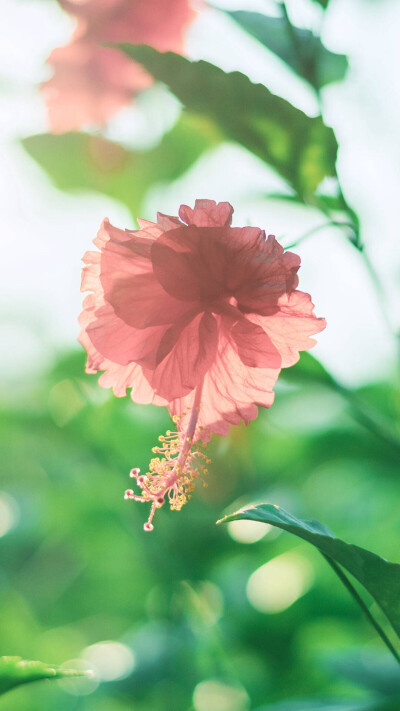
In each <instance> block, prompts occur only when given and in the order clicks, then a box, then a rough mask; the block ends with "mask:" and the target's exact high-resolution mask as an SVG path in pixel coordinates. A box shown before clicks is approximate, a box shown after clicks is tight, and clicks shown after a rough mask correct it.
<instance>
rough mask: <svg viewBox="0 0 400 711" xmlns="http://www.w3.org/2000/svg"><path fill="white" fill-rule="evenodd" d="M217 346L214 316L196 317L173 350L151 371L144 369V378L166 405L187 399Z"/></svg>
mask: <svg viewBox="0 0 400 711" xmlns="http://www.w3.org/2000/svg"><path fill="white" fill-rule="evenodd" d="M217 343H218V327H217V322H216V320H215V318H214V316H213V315H212V314H209V313H204V314H198V315H197V316H196V317H195V318H194V319H193V320H192V321H191V322H190V323H189V324H188V325H187V326H186V327H185V328H184V329H183V330H182V331H181V333H180V336H179V338H178V340H177V342H176V344H175V346H174V348H173V349H172V350H171V351H170V352H169V354H168V355H167V356H166V357H165V358H164V359H163V360H162V362H161V363H160V364H159V365H158V366H157V367H156V368H155V370H150V369H144V374H145V376H146V378H147V379H148V381H149V383H150V385H151V386H152V387H153V388H154V390H155V391H156V392H157V394H158V395H160V397H163V398H165V399H166V400H168V401H170V400H173V399H174V398H177V397H182V396H184V395H187V394H188V393H190V391H191V390H193V389H194V388H195V387H196V386H197V385H198V384H199V383H201V381H202V380H203V378H204V376H205V374H206V373H207V371H208V370H209V368H210V367H211V364H212V362H213V361H214V358H215V354H216V350H217Z"/></svg>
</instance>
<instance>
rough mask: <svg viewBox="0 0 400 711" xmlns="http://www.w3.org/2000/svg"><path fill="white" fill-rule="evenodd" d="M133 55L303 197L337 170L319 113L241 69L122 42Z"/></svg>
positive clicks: (330, 133)
mask: <svg viewBox="0 0 400 711" xmlns="http://www.w3.org/2000/svg"><path fill="white" fill-rule="evenodd" d="M120 48H121V49H122V50H123V51H124V52H125V53H126V54H127V55H128V56H129V57H131V58H133V59H135V60H137V61H138V62H140V64H142V65H143V66H145V67H146V69H148V71H149V72H150V73H151V74H152V75H153V76H154V77H155V78H156V79H158V80H159V81H162V82H164V83H165V84H166V85H167V86H168V87H169V88H170V90H171V91H172V92H173V93H174V94H175V95H176V96H177V98H178V99H179V100H180V101H181V102H182V103H183V104H184V105H185V106H186V108H187V109H189V110H190V111H191V112H194V113H195V114H200V115H202V116H207V117H208V118H209V119H212V120H213V121H214V123H215V125H216V126H217V127H218V130H219V131H220V132H221V133H222V135H223V136H225V138H227V139H229V140H233V141H237V142H238V143H241V144H242V145H243V146H245V147H246V148H247V149H248V150H250V151H252V152H253V153H255V154H256V155H257V156H259V157H260V158H262V159H263V160H264V161H265V162H266V163H268V164H269V165H271V166H272V167H273V168H274V169H275V170H276V171H277V172H278V173H279V174H280V175H281V176H282V177H283V178H285V179H286V180H287V181H288V183H289V184H290V185H291V187H292V188H293V189H294V191H295V192H296V194H297V195H298V197H299V198H300V199H302V200H307V199H308V198H310V197H311V196H312V195H313V194H314V192H315V190H316V188H317V186H318V185H319V184H320V183H321V181H322V180H323V178H324V177H326V176H335V175H336V170H335V160H336V151H337V144H336V140H335V137H334V134H333V131H332V130H331V129H330V128H328V127H327V126H325V125H324V123H323V121H322V119H321V117H320V116H318V117H316V118H310V117H309V116H307V115H306V114H305V113H303V112H302V111H300V109H297V108H295V107H294V106H292V105H291V104H290V103H289V102H288V101H285V99H282V98H280V97H278V96H275V95H274V94H272V93H271V92H270V91H269V90H268V89H267V88H266V87H265V86H263V85H262V84H253V83H252V82H251V81H250V79H249V78H248V77H247V76H245V75H244V74H241V73H240V72H232V73H230V74H227V73H225V72H224V71H222V69H219V68H218V67H216V66H214V65H212V64H209V63H208V62H204V61H199V62H191V61H190V60H188V59H186V58H185V57H182V56H180V55H177V54H173V53H172V52H166V53H162V52H157V51H156V50H155V49H153V48H151V47H146V46H136V45H128V44H123V45H120Z"/></svg>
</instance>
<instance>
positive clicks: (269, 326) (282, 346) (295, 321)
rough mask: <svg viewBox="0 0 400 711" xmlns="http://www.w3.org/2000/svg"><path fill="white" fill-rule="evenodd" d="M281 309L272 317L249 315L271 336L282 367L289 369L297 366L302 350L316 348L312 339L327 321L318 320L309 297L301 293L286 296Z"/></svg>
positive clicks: (279, 303)
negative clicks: (295, 364)
mask: <svg viewBox="0 0 400 711" xmlns="http://www.w3.org/2000/svg"><path fill="white" fill-rule="evenodd" d="M278 307H279V310H278V311H276V312H275V313H273V314H271V315H270V316H259V315H257V314H250V315H249V318H250V319H251V320H252V321H254V322H255V323H257V324H259V325H260V326H262V328H263V329H264V330H265V331H266V332H267V333H268V335H269V337H270V338H271V341H272V343H273V344H274V345H275V347H276V348H277V350H278V351H279V353H280V355H281V358H282V368H287V367H289V366H291V365H294V363H297V361H298V360H299V351H306V350H308V349H309V348H312V346H314V345H315V343H316V341H315V339H314V338H310V336H312V335H314V334H316V333H319V332H320V331H323V329H324V328H325V326H326V320H325V319H324V318H317V317H316V315H315V314H314V304H313V303H312V301H311V297H310V295H309V294H306V293H304V292H302V291H294V292H292V293H291V294H284V295H283V296H281V298H280V299H279V302H278Z"/></svg>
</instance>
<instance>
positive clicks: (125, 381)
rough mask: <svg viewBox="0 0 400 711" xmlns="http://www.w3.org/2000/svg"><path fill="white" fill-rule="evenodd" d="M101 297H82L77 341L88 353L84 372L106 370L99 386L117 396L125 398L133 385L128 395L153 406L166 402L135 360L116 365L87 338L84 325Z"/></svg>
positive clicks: (94, 310)
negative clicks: (110, 389)
mask: <svg viewBox="0 0 400 711" xmlns="http://www.w3.org/2000/svg"><path fill="white" fill-rule="evenodd" d="M100 298H101V297H99V296H97V297H96V296H95V295H94V294H90V295H89V296H87V297H86V298H85V299H84V302H83V311H82V313H81V315H80V317H79V322H80V325H81V327H82V330H81V332H80V334H79V338H78V340H79V341H80V343H81V344H82V345H83V347H84V348H85V350H86V353H87V363H86V372H87V373H97V372H98V371H100V370H104V371H105V372H104V373H103V374H102V375H101V376H100V378H99V385H101V386H102V387H103V388H112V389H113V392H114V395H116V397H124V396H125V395H126V391H127V388H132V391H131V398H132V400H134V401H135V402H137V403H140V404H149V403H153V404H154V405H167V404H168V402H167V401H166V400H164V399H163V398H161V397H160V396H159V395H157V394H156V393H155V391H154V390H153V388H152V387H151V386H150V384H149V382H148V380H147V379H146V378H145V377H144V374H143V369H142V367H141V366H140V365H137V364H136V363H131V364H129V365H125V366H123V365H118V364H117V363H113V362H112V361H110V360H108V359H107V358H105V357H104V355H103V354H102V353H100V352H99V351H98V350H97V349H96V348H95V346H94V344H93V343H92V341H91V340H90V338H89V336H88V334H87V328H88V326H89V324H90V323H92V322H93V321H94V320H95V319H96V317H95V315H94V314H95V312H96V308H97V306H98V302H99V299H100Z"/></svg>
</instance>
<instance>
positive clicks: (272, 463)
mask: <svg viewBox="0 0 400 711" xmlns="http://www.w3.org/2000/svg"><path fill="white" fill-rule="evenodd" d="M303 358H304V356H302V359H301V361H300V364H299V365H296V366H295V367H294V368H292V369H291V371H292V372H293V373H294V371H295V370H296V369H298V368H299V367H301V363H302V361H303ZM306 360H308V359H306ZM84 361H85V356H84V353H83V352H81V351H77V352H75V353H72V354H69V355H67V354H66V355H65V356H64V357H63V358H60V360H59V361H58V362H57V363H56V364H55V366H54V368H53V369H52V370H51V371H49V372H48V373H47V374H44V375H43V377H38V378H35V380H32V381H31V382H30V383H27V384H26V387H25V388H24V391H23V393H20V394H19V395H18V394H16V393H15V392H14V391H12V392H10V395H9V398H8V399H7V400H6V399H5V395H3V403H2V406H1V408H0V449H1V452H2V467H1V471H0V506H1V505H3V506H6V505H7V502H8V498H7V497H11V499H12V501H11V503H12V502H14V503H15V506H17V507H18V510H19V519H18V520H16V523H15V526H14V528H12V529H10V530H9V532H8V533H6V534H5V535H3V536H2V537H0V561H1V562H0V629H1V638H2V649H3V650H4V651H5V652H9V653H12V652H13V651H14V650H20V652H21V653H22V654H23V655H24V656H25V657H27V658H38V659H51V660H54V662H55V663H57V664H60V663H62V662H64V661H65V660H67V659H77V658H82V657H83V658H84V654H85V649H86V648H87V647H88V646H90V645H93V644H96V643H97V642H101V641H104V640H115V641H119V642H121V643H122V644H124V645H125V646H127V647H128V648H129V649H130V650H131V651H132V653H133V655H134V657H135V659H136V666H135V667H134V669H133V670H132V673H131V674H130V675H129V676H128V677H127V678H126V679H121V680H116V681H113V682H109V683H102V684H100V686H99V687H98V688H97V689H96V690H94V691H93V692H92V693H91V694H89V695H88V696H82V697H80V699H79V707H80V709H82V711H131V709H132V707H134V708H137V709H138V711H170V710H171V705H172V706H173V709H174V711H187V709H188V708H190V707H191V705H193V702H192V695H193V691H194V689H195V688H196V685H197V684H199V683H201V682H203V681H204V680H207V679H215V678H217V679H222V680H224V679H226V678H227V677H228V678H234V679H235V680H236V683H239V684H241V686H242V687H244V688H245V689H246V691H247V694H248V695H249V697H250V699H251V708H252V709H254V711H259V710H260V709H263V710H264V709H266V708H268V705H272V704H273V703H277V702H278V701H279V702H280V703H282V700H283V699H292V698H293V699H294V698H296V699H299V701H298V703H297V705H298V707H299V708H300V711H303V708H302V703H303V701H304V706H306V699H308V698H310V697H311V696H314V697H315V699H317V700H318V701H319V700H323V699H325V698H326V699H328V698H331V705H333V703H334V701H335V703H336V705H339V702H340V700H341V699H342V698H345V699H346V698H348V697H349V698H354V703H353V707H354V709H356V708H357V706H356V701H357V704H358V703H359V705H361V703H365V705H367V702H368V703H369V704H370V706H371V705H372V701H373V699H372V700H371V699H370V698H369V697H370V693H373V694H374V697H375V696H376V694H377V693H383V692H382V689H386V694H387V696H388V698H389V695H390V693H391V690H392V692H393V695H394V694H395V693H396V694H397V692H396V688H395V684H394V682H393V679H392V678H391V677H390V675H388V676H387V677H385V678H383V679H382V682H381V687H380V689H381V691H378V690H377V689H372V687H371V692H370V691H369V689H368V688H367V687H365V688H364V687H363V686H362V684H361V681H360V677H356V676H354V678H352V679H351V678H350V677H349V676H348V674H347V671H346V670H348V669H349V667H350V664H347V665H346V667H345V668H344V669H341V668H339V667H338V666H337V665H336V663H335V664H334V663H333V662H332V661H331V660H332V654H333V653H334V652H336V654H337V656H338V657H339V658H341V659H344V658H345V657H344V655H345V652H346V650H348V649H349V648H354V649H355V650H356V648H358V646H360V649H357V654H358V656H359V657H360V658H362V659H364V658H365V653H366V650H365V645H369V646H371V645H372V644H374V643H376V635H375V634H374V633H373V630H372V631H370V628H369V626H368V625H366V624H365V622H364V620H363V617H362V613H361V611H359V610H358V608H357V607H356V606H355V605H354V603H353V601H352V599H351V598H350V596H348V595H347V593H346V591H345V590H343V591H342V590H341V588H340V587H339V586H334V585H332V575H331V572H330V570H329V568H328V567H327V566H326V565H325V564H324V561H322V560H321V561H319V557H317V558H315V556H314V557H313V549H312V547H311V546H310V545H309V544H308V543H307V542H305V541H304V543H303V542H302V541H301V540H300V539H299V538H294V537H293V536H283V535H282V536H279V537H273V536H272V535H270V534H269V533H268V534H267V535H266V537H265V539H264V540H262V541H260V542H259V543H255V544H253V545H246V546H245V545H243V544H240V543H238V542H237V541H236V540H232V538H231V537H230V535H228V527H224V528H223V527H217V526H215V525H214V522H215V520H216V519H217V518H218V516H219V515H220V512H221V510H222V509H223V508H224V507H225V506H226V505H228V504H229V503H230V502H232V501H238V504H237V505H238V507H239V506H242V505H246V504H249V503H250V502H252V501H260V500H266V499H267V500H275V501H277V503H278V504H280V505H281V506H285V508H287V509H290V507H295V508H296V509H297V510H301V511H303V510H312V511H315V514H316V517H317V518H319V519H320V520H323V521H326V522H328V523H329V526H330V527H331V528H333V529H334V530H337V531H338V532H339V533H340V536H341V538H342V539H345V540H357V541H359V543H360V545H361V546H363V547H367V548H368V547H372V546H374V548H375V550H379V551H382V552H383V553H384V555H386V556H387V557H388V558H389V559H392V560H396V555H398V534H399V532H400V529H399V521H398V515H397V510H396V507H395V506H394V505H393V502H395V501H396V500H398V496H399V493H400V489H399V479H398V458H396V457H395V456H394V453H393V451H392V450H391V449H390V448H388V447H387V446H386V444H385V443H384V442H383V441H382V440H381V439H378V438H374V437H371V436H370V434H369V432H368V431H367V430H366V429H365V428H361V427H359V426H358V425H355V424H354V421H353V420H352V419H351V418H350V417H344V416H343V412H342V410H339V411H338V409H337V407H338V403H337V398H341V396H340V394H338V393H335V392H334V390H333V389H332V388H330V387H327V386H326V385H325V384H324V383H323V382H318V380H317V379H315V380H313V379H312V378H309V379H308V380H306V379H304V380H301V379H300V378H299V379H298V380H297V381H295V380H293V381H291V382H289V381H287V382H286V383H284V384H283V385H282V387H280V388H278V389H277V394H276V401H275V403H274V406H273V407H272V408H271V409H270V410H269V411H260V415H259V417H258V419H257V420H256V421H254V422H252V423H251V424H250V425H249V427H248V428H245V427H235V428H232V431H231V433H230V435H229V436H228V437H223V438H222V437H220V438H218V437H215V438H214V440H213V442H212V443H211V447H210V455H211V458H212V461H213V463H212V465H211V466H210V474H209V477H208V484H209V486H208V488H203V487H202V486H201V485H200V486H199V487H197V489H196V491H195V492H194V495H193V499H192V501H191V502H190V503H189V504H188V505H187V506H186V507H184V508H183V509H182V511H180V512H172V511H169V510H167V509H166V508H165V509H164V510H163V509H162V510H160V511H159V512H158V513H157V519H156V521H155V524H156V525H155V530H154V532H153V533H152V534H145V533H144V532H143V528H142V527H143V523H144V521H145V520H146V518H147V513H148V511H147V509H146V505H140V504H134V503H132V502H129V501H124V500H123V492H124V489H125V488H127V487H130V486H132V480H130V479H129V476H128V473H129V470H130V468H131V467H132V466H139V467H141V468H142V471H143V472H145V471H146V467H147V464H148V461H149V459H150V457H151V456H152V454H151V447H152V446H153V445H154V444H156V441H157V437H158V435H159V434H161V433H163V432H165V430H166V429H168V427H170V419H169V417H168V415H167V413H166V411H165V409H164V408H157V407H154V406H139V405H135V404H134V403H132V402H131V401H130V399H129V397H127V398H120V399H119V398H115V397H113V396H112V395H111V394H110V393H108V392H107V391H104V390H103V389H102V388H100V387H99V386H98V384H97V377H96V376H87V375H85V374H84ZM306 366H307V368H306ZM304 369H308V370H310V371H311V372H312V371H313V370H314V371H315V372H316V373H318V371H319V369H320V366H319V364H318V362H316V361H314V360H313V359H311V357H310V360H308V363H306V364H305V366H304ZM285 372H286V373H289V372H290V370H289V369H288V370H287V371H285ZM358 395H359V397H360V398H361V397H362V398H363V400H364V401H365V402H366V403H367V404H368V405H369V406H370V407H371V408H372V407H378V406H379V408H381V409H382V410H384V408H385V407H386V405H385V402H386V400H387V399H390V397H392V395H391V390H389V389H388V387H387V386H384V385H383V386H380V387H377V386H373V387H369V388H365V389H364V390H363V391H362V392H361V393H358ZM393 398H394V402H398V393H396V392H395V393H394V394H393ZM389 411H390V410H389V409H388V410H387V412H388V413H389ZM310 415H312V416H313V418H314V419H313V422H316V421H317V422H318V426H316V425H315V424H314V425H313V424H312V422H309V421H308V420H307V418H308V417H310ZM10 510H11V509H10ZM11 512H12V510H11ZM366 521H368V526H365V522H366ZM299 546H300V547H301V546H303V547H302V548H301V550H300V553H301V555H302V556H305V557H306V558H308V559H309V561H310V564H311V565H312V566H313V567H315V573H316V574H315V583H314V585H313V586H312V588H311V589H310V591H309V592H308V593H307V594H306V595H305V596H304V597H303V598H301V599H299V600H298V601H297V602H295V603H294V604H293V605H292V606H291V607H290V608H288V609H287V610H284V611H282V612H280V613H279V614H275V615H273V614H262V613H260V612H257V611H256V610H255V609H254V608H252V606H251V605H250V603H249V601H248V598H247V594H246V586H247V582H248V580H249V577H250V576H251V575H252V573H253V572H254V571H255V570H257V569H258V568H259V567H260V566H262V565H264V563H265V562H266V560H270V559H273V558H275V557H276V556H279V555H281V554H282V553H284V552H286V551H290V550H292V549H294V548H295V549H299ZM375 651H376V655H377V659H376V662H374V664H375V667H377V666H378V663H380V662H381V663H383V660H382V654H378V652H380V651H381V650H380V648H379V647H378V648H376V650H375ZM386 661H387V660H386ZM71 666H72V667H73V663H71ZM353 666H354V664H353ZM389 692H390V693H389ZM354 695H355V696H354ZM397 697H398V694H397V696H396V699H397ZM2 698H3V697H0V699H2ZM172 700H173V701H172ZM77 702H78V699H77V698H76V696H75V697H74V696H72V695H70V694H66V693H65V691H64V690H63V689H61V688H59V685H58V684H49V685H47V684H45V685H41V684H37V685H35V684H33V685H30V686H26V687H23V686H22V687H21V688H20V689H17V690H15V691H14V692H13V693H12V694H9V695H6V696H4V700H0V710H1V711H3V709H4V711H43V709H53V708H54V709H57V711H74V710H75V709H76V707H77ZM326 705H327V706H328V709H329V704H328V701H327V702H326ZM317 708H318V706H317ZM319 708H320V709H321V711H322V710H323V708H324V707H323V706H322V705H321V706H320V707H319ZM350 708H351V711H353V708H352V706H350ZM367 708H368V711H372V709H371V708H369V707H368V706H367ZM372 708H373V711H378V709H376V708H374V707H372ZM394 709H396V706H394ZM268 711H269V710H268ZM313 711H314V710H313ZM324 711H325V710H324ZM329 711H330V710H329ZM335 711H336V709H335ZM363 711H364V710H363ZM379 711H381V709H379ZM385 711H386V710H385ZM396 711H397V709H396Z"/></svg>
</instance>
